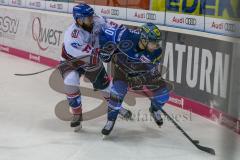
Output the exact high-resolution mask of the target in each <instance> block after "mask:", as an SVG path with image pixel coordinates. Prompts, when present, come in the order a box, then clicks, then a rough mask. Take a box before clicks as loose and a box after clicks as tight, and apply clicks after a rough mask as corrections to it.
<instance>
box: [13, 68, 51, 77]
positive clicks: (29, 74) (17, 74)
mask: <svg viewBox="0 0 240 160" xmlns="http://www.w3.org/2000/svg"><path fill="white" fill-rule="evenodd" d="M51 69H53V68H48V69H44V70H42V71H38V72H34V73H23V74H20V73H15V74H14V75H15V76H32V75H35V74H39V73H43V72H46V71H49V70H51Z"/></svg>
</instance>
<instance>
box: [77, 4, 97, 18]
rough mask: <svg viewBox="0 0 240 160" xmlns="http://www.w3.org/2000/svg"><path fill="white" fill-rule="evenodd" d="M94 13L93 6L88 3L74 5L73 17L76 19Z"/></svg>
mask: <svg viewBox="0 0 240 160" xmlns="http://www.w3.org/2000/svg"><path fill="white" fill-rule="evenodd" d="M93 14H94V10H93V8H92V7H91V6H89V5H88V4H86V3H80V4H78V5H76V6H74V7H73V18H74V19H75V20H77V19H83V18H85V17H90V16H92V15H93Z"/></svg>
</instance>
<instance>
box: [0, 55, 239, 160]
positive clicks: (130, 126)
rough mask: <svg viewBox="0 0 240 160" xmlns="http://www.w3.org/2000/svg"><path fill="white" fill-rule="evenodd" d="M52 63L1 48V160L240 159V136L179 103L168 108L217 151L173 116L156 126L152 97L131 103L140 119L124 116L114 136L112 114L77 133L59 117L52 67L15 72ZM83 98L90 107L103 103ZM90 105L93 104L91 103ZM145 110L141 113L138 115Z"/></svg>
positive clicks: (88, 123)
mask: <svg viewBox="0 0 240 160" xmlns="http://www.w3.org/2000/svg"><path fill="white" fill-rule="evenodd" d="M45 68H47V67H46V66H43V65H40V64H37V63H34V62H30V61H26V60H24V59H21V58H18V57H14V56H11V55H7V54H5V53H0V74H1V78H0V160H43V159H47V160H135V159H136V160H239V159H240V158H239V157H240V153H239V151H240V136H239V135H237V134H235V133H234V132H233V131H230V130H228V129H226V128H225V127H222V126H220V125H218V124H216V123H213V122H212V121H209V120H207V119H205V118H202V117H200V116H198V115H195V114H190V112H187V111H183V110H181V109H178V108H175V107H173V106H169V105H166V106H165V107H164V108H165V109H166V111H167V112H168V113H169V114H170V115H172V116H174V117H175V119H176V120H177V121H178V123H179V124H180V125H181V126H182V127H183V128H184V129H185V131H186V132H187V133H189V135H190V136H191V137H193V138H194V139H197V140H199V141H200V144H201V145H203V146H208V147H212V148H214V149H215V151H216V156H212V155H209V154H207V153H204V152H202V151H200V150H198V149H196V148H195V147H194V146H193V145H192V144H191V143H190V142H189V141H188V140H187V139H186V138H185V137H184V136H183V135H182V134H181V133H180V132H179V130H178V129H176V128H175V126H174V125H173V124H172V123H171V122H170V121H169V120H167V119H164V120H165V123H164V126H163V127H162V128H158V127H156V125H155V124H154V122H153V121H152V119H150V116H149V113H148V107H149V101H148V100H147V99H143V98H141V99H137V104H136V106H134V107H132V106H126V107H127V108H129V109H131V110H132V111H133V113H134V114H135V119H134V121H131V122H129V121H124V120H118V122H117V123H116V125H115V128H114V130H113V132H112V135H111V136H110V137H108V138H107V139H106V140H102V135H101V134H100V132H101V129H102V127H103V126H104V124H105V121H106V116H103V117H100V118H98V119H95V120H90V121H86V122H83V129H82V131H80V132H78V133H75V132H73V129H71V128H70V127H69V122H64V121H61V120H59V119H58V118H57V117H56V116H55V113H54V108H55V105H56V104H57V103H58V102H59V101H61V100H63V99H64V98H65V96H64V95H62V94H60V93H57V92H55V91H53V90H52V89H51V88H50V87H49V85H48V78H49V76H50V74H51V71H50V72H46V73H42V74H39V75H35V76H27V77H17V76H14V75H13V74H14V73H28V72H35V71H39V70H41V69H45ZM97 103H98V101H95V100H94V99H93V98H85V97H84V98H83V107H84V108H85V109H86V110H88V109H89V108H94V106H97ZM88 107H89V108H88ZM138 113H139V115H140V116H139V117H138V116H136V115H138Z"/></svg>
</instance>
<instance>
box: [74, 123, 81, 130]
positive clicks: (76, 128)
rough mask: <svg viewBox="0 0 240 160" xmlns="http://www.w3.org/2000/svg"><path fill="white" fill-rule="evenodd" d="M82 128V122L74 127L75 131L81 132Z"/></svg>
mask: <svg viewBox="0 0 240 160" xmlns="http://www.w3.org/2000/svg"><path fill="white" fill-rule="evenodd" d="M81 129H82V125H81V124H80V125H79V126H77V127H74V132H79V131H80V130H81Z"/></svg>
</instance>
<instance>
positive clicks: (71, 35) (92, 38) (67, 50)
mask: <svg viewBox="0 0 240 160" xmlns="http://www.w3.org/2000/svg"><path fill="white" fill-rule="evenodd" d="M93 21H94V24H93V30H92V32H91V33H89V32H88V31H85V30H84V29H83V28H81V27H78V26H77V25H76V24H75V23H73V24H72V25H71V26H69V27H68V28H67V30H66V31H65V34H64V42H63V49H62V56H61V60H63V61H64V60H68V59H71V58H73V57H81V56H85V55H90V54H91V53H92V51H93V49H97V48H99V32H100V30H101V28H102V27H104V25H107V21H106V19H104V18H103V17H100V16H96V15H95V16H94V18H93Z"/></svg>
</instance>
